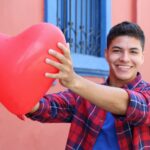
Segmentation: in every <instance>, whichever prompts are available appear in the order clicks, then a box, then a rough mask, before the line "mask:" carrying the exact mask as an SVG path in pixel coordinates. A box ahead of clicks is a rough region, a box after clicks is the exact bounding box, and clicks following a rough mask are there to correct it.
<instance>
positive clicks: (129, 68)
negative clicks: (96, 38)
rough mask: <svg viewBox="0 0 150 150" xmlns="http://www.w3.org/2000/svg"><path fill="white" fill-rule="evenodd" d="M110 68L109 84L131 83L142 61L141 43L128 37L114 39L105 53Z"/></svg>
mask: <svg viewBox="0 0 150 150" xmlns="http://www.w3.org/2000/svg"><path fill="white" fill-rule="evenodd" d="M105 57H106V59H107V61H108V63H109V67H110V82H111V83H112V84H116V86H122V85H123V84H126V83H128V82H130V81H132V80H133V79H134V78H135V77H136V75H137V72H138V69H139V66H141V65H142V63H143V61H144V56H143V51H142V47H141V43H140V41H139V40H138V39H136V38H134V37H130V36H119V37H117V38H115V39H114V40H113V41H112V42H111V44H110V46H109V48H108V49H107V50H106V51H105Z"/></svg>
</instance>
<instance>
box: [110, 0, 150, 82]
mask: <svg viewBox="0 0 150 150" xmlns="http://www.w3.org/2000/svg"><path fill="white" fill-rule="evenodd" d="M149 8H150V1H149V0H124V1H121V0H112V25H115V24H117V23H118V22H121V21H124V20H129V21H133V22H136V23H138V24H139V25H140V26H141V27H142V29H143V30H144V32H145V36H146V45H145V50H144V56H145V62H144V64H143V66H142V67H141V69H140V70H141V73H142V75H143V78H144V79H145V80H146V81H148V82H150V69H149V64H150V51H149V48H150V40H148V39H149V38H150V29H149V28H150V20H149Z"/></svg>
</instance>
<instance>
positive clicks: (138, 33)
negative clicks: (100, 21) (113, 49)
mask: <svg viewBox="0 0 150 150" xmlns="http://www.w3.org/2000/svg"><path fill="white" fill-rule="evenodd" d="M118 36H130V37H134V38H136V39H138V40H140V42H141V46H142V49H143V50H144V44H145V36H144V32H143V30H142V29H141V28H140V26H138V25H137V24H135V23H131V22H128V21H124V22H122V23H119V24H117V25H115V26H114V27H112V28H111V30H110V31H109V33H108V36H107V48H109V46H110V44H111V42H112V40H114V39H115V38H116V37H118Z"/></svg>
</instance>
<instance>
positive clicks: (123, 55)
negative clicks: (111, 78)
mask: <svg viewBox="0 0 150 150" xmlns="http://www.w3.org/2000/svg"><path fill="white" fill-rule="evenodd" d="M120 60H121V61H126V62H127V61H129V60H130V56H129V54H128V53H127V52H123V53H122V55H121V56H120Z"/></svg>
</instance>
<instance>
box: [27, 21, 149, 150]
mask: <svg viewBox="0 0 150 150" xmlns="http://www.w3.org/2000/svg"><path fill="white" fill-rule="evenodd" d="M144 42H145V37H144V33H143V31H142V30H141V28H140V27H139V26H138V25H137V24H134V23H130V22H122V23H120V24H118V25H116V26H114V27H113V28H112V29H111V30H110V32H109V34H108V37H107V49H106V51H105V57H106V59H107V61H108V64H109V67H110V74H109V77H108V79H107V81H106V83H105V84H103V85H99V84H96V83H93V82H91V81H89V80H86V79H85V78H82V77H81V76H79V75H77V74H76V73H75V72H74V70H73V66H72V62H71V57H70V50H69V47H66V46H64V45H62V44H61V43H58V47H59V48H60V49H61V50H62V51H63V53H64V54H63V55H62V54H60V53H57V52H56V51H54V50H49V54H50V55H52V56H54V57H56V58H57V59H59V60H60V62H61V63H58V62H55V61H52V60H50V59H48V58H47V59H46V62H47V64H50V65H53V66H55V67H56V68H58V69H59V70H60V71H59V73H57V74H50V73H46V77H49V78H56V79H59V81H60V83H61V84H62V85H63V86H65V87H67V88H68V91H64V92H60V93H57V94H49V95H46V96H44V97H43V98H42V99H41V100H40V102H39V103H38V104H37V105H36V106H35V107H34V108H33V110H32V111H31V112H30V113H29V114H27V116H28V117H30V118H31V119H33V120H38V121H40V122H71V129H70V132H69V136H68V141H67V145H66V150H73V149H74V150H119V149H121V150H148V149H150V85H149V84H148V83H147V82H145V81H143V80H142V77H141V74H140V73H139V72H138V69H139V67H140V66H141V65H142V64H143V61H144V56H143V50H144ZM99 65H101V64H99Z"/></svg>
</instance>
